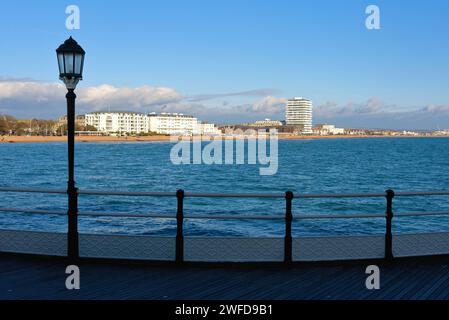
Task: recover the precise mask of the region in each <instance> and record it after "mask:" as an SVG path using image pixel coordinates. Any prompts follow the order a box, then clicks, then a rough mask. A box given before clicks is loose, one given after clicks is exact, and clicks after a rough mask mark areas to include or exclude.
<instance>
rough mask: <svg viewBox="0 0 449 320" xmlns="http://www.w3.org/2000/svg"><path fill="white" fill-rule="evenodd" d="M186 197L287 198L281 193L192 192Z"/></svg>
mask: <svg viewBox="0 0 449 320" xmlns="http://www.w3.org/2000/svg"><path fill="white" fill-rule="evenodd" d="M184 196H185V197H186V198H285V194H281V193H279V194H278V193H192V192H186V193H185V195H184Z"/></svg>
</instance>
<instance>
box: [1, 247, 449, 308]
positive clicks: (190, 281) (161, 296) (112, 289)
mask: <svg viewBox="0 0 449 320" xmlns="http://www.w3.org/2000/svg"><path fill="white" fill-rule="evenodd" d="M68 264H69V263H68V262H67V261H66V260H64V259H62V258H61V259H54V258H53V259H50V258H41V257H33V256H20V255H9V254H1V255H0V299H2V300H5V299H39V300H40V299H44V300H47V299H63V300H65V299H94V300H96V299H145V300H147V299H148V300H202V299H210V300H234V299H237V300H239V299H243V300H255V299H262V300H263V299H274V300H302V299H307V300H308V299H325V300H333V299H449V267H448V266H449V257H448V256H444V257H434V258H421V259H402V260H397V261H395V262H393V263H383V262H378V265H379V267H380V270H381V289H380V290H376V291H369V290H367V289H366V287H365V280H366V277H367V275H366V274H365V269H366V266H368V265H369V263H363V264H362V263H344V264H339V265H336V264H328V265H316V264H303V265H294V266H292V267H289V268H287V267H283V266H260V265H259V266H249V265H248V266H207V265H202V266H199V265H186V266H181V267H178V266H175V265H160V264H159V265H158V264H125V263H112V262H101V263H100V262H93V261H83V262H80V263H79V264H78V265H79V267H80V269H81V290H77V291H69V290H67V289H66V288H65V279H66V276H67V275H66V274H65V268H66V266H67V265H68Z"/></svg>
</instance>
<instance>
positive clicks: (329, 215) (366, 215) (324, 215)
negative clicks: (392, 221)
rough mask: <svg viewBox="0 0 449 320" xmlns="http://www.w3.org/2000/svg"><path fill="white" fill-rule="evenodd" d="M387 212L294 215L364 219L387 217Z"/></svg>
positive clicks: (297, 217)
mask: <svg viewBox="0 0 449 320" xmlns="http://www.w3.org/2000/svg"><path fill="white" fill-rule="evenodd" d="M385 217H386V214H385V213H382V214H374V213H373V214H370V213H367V214H334V215H332V214H314V215H301V216H294V217H293V219H295V220H312V219H313V220H318V219H357V218H359V219H364V218H385Z"/></svg>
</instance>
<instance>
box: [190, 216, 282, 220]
mask: <svg viewBox="0 0 449 320" xmlns="http://www.w3.org/2000/svg"><path fill="white" fill-rule="evenodd" d="M184 219H188V220H190V219H201V220H284V219H285V217H282V216H248V215H246V216H224V215H223V216H221V215H217V216H207V215H198V216H196V215H195V216H184Z"/></svg>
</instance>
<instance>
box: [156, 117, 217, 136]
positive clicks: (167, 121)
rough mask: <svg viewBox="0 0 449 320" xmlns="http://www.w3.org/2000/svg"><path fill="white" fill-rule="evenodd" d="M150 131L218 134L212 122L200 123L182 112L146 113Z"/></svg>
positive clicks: (181, 133) (179, 133)
mask: <svg viewBox="0 0 449 320" xmlns="http://www.w3.org/2000/svg"><path fill="white" fill-rule="evenodd" d="M148 117H149V124H150V125H149V126H150V131H152V132H156V133H158V134H166V135H172V134H173V135H176V134H178V135H220V134H221V131H220V130H218V128H217V127H215V125H214V124H212V123H202V122H201V121H199V120H198V119H197V118H195V117H193V116H188V115H184V114H182V113H161V114H156V113H152V114H149V115H148Z"/></svg>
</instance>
